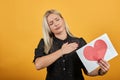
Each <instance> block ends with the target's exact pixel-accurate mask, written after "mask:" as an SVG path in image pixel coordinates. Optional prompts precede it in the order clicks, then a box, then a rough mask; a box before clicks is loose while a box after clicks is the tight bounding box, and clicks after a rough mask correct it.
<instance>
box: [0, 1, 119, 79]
mask: <svg viewBox="0 0 120 80" xmlns="http://www.w3.org/2000/svg"><path fill="white" fill-rule="evenodd" d="M49 9H56V10H58V11H60V12H61V13H62V15H63V17H64V18H65V20H66V21H67V23H68V24H69V26H70V31H71V32H72V33H73V34H74V35H75V36H77V37H83V38H84V39H85V40H86V41H87V42H90V41H91V40H93V39H94V38H96V37H98V36H100V35H102V34H103V33H107V34H108V36H109V37H110V39H111V41H112V43H113V45H114V47H115V48H116V50H117V52H118V54H119V53H120V36H119V35H120V0H1V1H0V80H44V79H45V76H46V69H43V70H40V71H37V70H36V69H35V67H34V64H33V63H32V60H33V57H34V49H35V48H36V47H37V45H38V42H39V40H40V38H42V28H41V26H42V17H43V14H44V13H45V11H46V10H49ZM109 63H110V65H111V66H110V70H109V72H108V73H107V74H106V75H104V76H102V77H101V76H97V77H88V76H86V75H84V77H85V79H86V80H119V79H120V76H119V74H120V71H119V68H120V57H119V55H118V56H117V57H116V58H114V59H112V60H110V61H109Z"/></svg>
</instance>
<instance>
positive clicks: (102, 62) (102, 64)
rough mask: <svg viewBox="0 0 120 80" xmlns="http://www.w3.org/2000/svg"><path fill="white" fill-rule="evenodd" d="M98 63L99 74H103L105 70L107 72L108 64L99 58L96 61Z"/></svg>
mask: <svg viewBox="0 0 120 80" xmlns="http://www.w3.org/2000/svg"><path fill="white" fill-rule="evenodd" d="M98 64H99V65H100V69H101V70H100V75H103V74H105V73H106V72H108V70H109V68H110V65H109V63H108V62H107V61H105V60H103V59H101V60H99V61H98Z"/></svg>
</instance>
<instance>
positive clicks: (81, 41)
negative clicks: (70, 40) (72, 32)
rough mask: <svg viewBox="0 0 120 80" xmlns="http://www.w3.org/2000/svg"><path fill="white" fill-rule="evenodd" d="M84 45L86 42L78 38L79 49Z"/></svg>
mask: <svg viewBox="0 0 120 80" xmlns="http://www.w3.org/2000/svg"><path fill="white" fill-rule="evenodd" d="M86 44H87V42H86V41H85V40H84V39H83V38H82V37H81V38H79V48H81V47H83V46H84V45H86Z"/></svg>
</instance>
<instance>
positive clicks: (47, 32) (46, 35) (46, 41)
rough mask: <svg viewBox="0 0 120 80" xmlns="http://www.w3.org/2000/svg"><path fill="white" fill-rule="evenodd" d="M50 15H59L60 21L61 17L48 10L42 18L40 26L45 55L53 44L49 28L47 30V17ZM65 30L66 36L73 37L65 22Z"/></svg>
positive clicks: (57, 13)
mask: <svg viewBox="0 0 120 80" xmlns="http://www.w3.org/2000/svg"><path fill="white" fill-rule="evenodd" d="M50 14H56V15H59V16H60V17H61V18H62V19H63V17H62V15H61V14H60V13H59V12H58V11H56V10H53V9H52V10H48V11H47V12H46V13H45V14H44V16H43V25H42V29H43V40H44V44H45V46H44V49H45V53H46V54H48V52H49V50H50V48H51V46H52V44H53V33H52V32H51V30H50V28H49V25H48V22H47V17H48V16H49V15H50ZM65 28H66V32H67V34H68V35H70V36H73V35H72V34H71V33H70V31H69V29H68V25H67V23H66V22H65Z"/></svg>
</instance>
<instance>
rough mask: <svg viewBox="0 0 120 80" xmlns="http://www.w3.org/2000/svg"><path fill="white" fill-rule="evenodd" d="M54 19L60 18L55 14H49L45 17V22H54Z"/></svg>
mask: <svg viewBox="0 0 120 80" xmlns="http://www.w3.org/2000/svg"><path fill="white" fill-rule="evenodd" d="M56 18H60V16H59V15H57V14H50V15H49V16H48V17H47V20H48V21H52V20H54V19H56Z"/></svg>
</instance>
